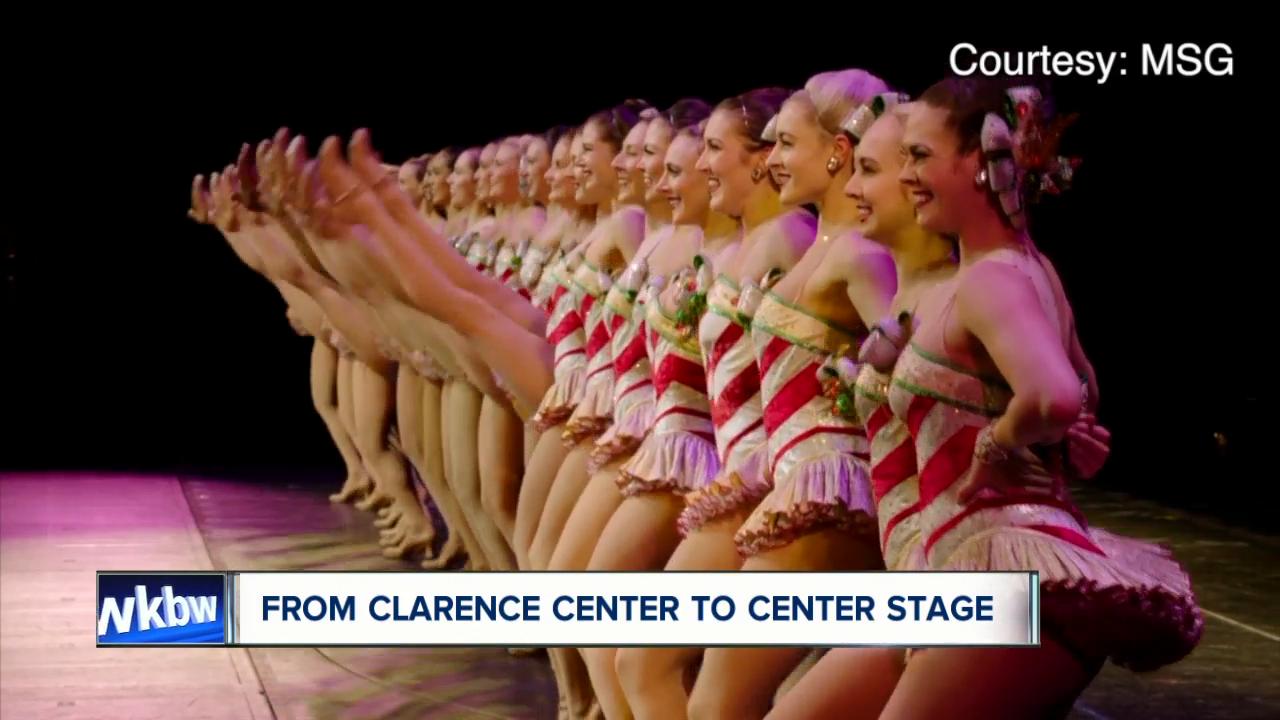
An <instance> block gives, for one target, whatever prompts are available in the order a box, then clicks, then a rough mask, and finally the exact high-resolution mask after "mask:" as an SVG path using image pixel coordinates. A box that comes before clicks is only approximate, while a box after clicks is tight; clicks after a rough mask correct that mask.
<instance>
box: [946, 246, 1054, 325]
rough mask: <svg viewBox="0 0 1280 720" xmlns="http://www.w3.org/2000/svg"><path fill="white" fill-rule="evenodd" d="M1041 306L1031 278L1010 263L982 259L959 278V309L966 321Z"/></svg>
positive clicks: (957, 297) (957, 287)
mask: <svg viewBox="0 0 1280 720" xmlns="http://www.w3.org/2000/svg"><path fill="white" fill-rule="evenodd" d="M1039 304H1040V300H1039V296H1038V295H1037V294H1036V289H1035V285H1034V284H1032V282H1031V278H1029V277H1027V274H1026V273H1025V272H1023V271H1022V270H1019V269H1018V268H1017V267H1015V266H1013V265H1010V264H1008V263H1003V262H992V261H987V260H980V261H978V262H976V263H974V264H973V265H971V266H969V267H967V268H965V269H964V270H963V271H962V272H961V273H960V276H959V277H958V278H957V282H956V307H957V309H958V310H959V311H960V312H961V314H962V315H963V316H965V317H966V319H981V318H984V317H992V316H995V315H1000V314H1003V313H1005V312H1007V311H1008V310H1009V309H1010V308H1016V307H1022V306H1024V305H1035V306H1036V307H1039Z"/></svg>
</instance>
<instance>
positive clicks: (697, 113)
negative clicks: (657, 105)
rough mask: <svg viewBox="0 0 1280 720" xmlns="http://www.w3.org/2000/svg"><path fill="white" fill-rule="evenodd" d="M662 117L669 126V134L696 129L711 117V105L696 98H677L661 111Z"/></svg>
mask: <svg viewBox="0 0 1280 720" xmlns="http://www.w3.org/2000/svg"><path fill="white" fill-rule="evenodd" d="M662 117H663V119H665V120H666V121H667V124H668V125H670V126H671V134H672V135H673V136H674V135H679V134H680V133H682V132H688V131H691V130H693V131H696V130H697V127H698V126H699V125H701V124H702V123H703V122H706V119H707V118H709V117H711V106H710V105H708V104H707V103H706V102H704V101H702V100H699V99H698V98H684V99H683V100H677V101H675V103H674V104H672V106H671V107H669V108H667V111H666V112H664V113H662Z"/></svg>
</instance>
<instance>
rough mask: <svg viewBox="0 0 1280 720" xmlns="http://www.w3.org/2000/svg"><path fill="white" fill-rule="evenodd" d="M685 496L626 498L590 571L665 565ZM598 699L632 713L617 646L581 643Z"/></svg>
mask: <svg viewBox="0 0 1280 720" xmlns="http://www.w3.org/2000/svg"><path fill="white" fill-rule="evenodd" d="M683 509H684V499H683V498H681V497H680V496H679V495H676V494H675V493H669V492H653V493H644V494H641V495H633V496H632V497H629V498H626V499H625V500H623V501H622V504H621V505H619V506H618V509H617V510H616V511H615V512H614V513H613V517H611V518H609V524H608V526H606V527H605V530H604V533H603V534H602V535H601V536H600V540H599V542H597V543H596V549H595V551H594V552H593V553H592V554H591V562H590V563H589V564H588V565H587V569H588V570H604V571H618V570H659V569H661V568H662V567H663V566H664V565H666V564H667V561H668V560H669V559H670V558H671V553H673V552H675V549H676V546H677V545H678V544H679V543H680V532H679V531H678V530H677V529H676V519H677V518H679V517H680V511H681V510H683ZM581 651H582V657H583V659H584V660H586V663H587V671H588V673H590V675H591V686H592V687H593V688H595V692H596V699H597V700H599V701H600V707H601V708H602V709H603V710H604V714H605V716H606V717H609V718H629V717H631V708H630V707H628V705H627V699H626V696H625V695H624V694H623V692H622V686H621V684H619V682H618V673H617V671H616V670H615V669H614V664H615V659H616V656H617V652H618V649H617V648H597V647H590V648H581Z"/></svg>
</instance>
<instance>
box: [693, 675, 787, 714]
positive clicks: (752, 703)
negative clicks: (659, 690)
mask: <svg viewBox="0 0 1280 720" xmlns="http://www.w3.org/2000/svg"><path fill="white" fill-rule="evenodd" d="M702 680H703V678H699V682H698V683H696V684H695V685H694V688H693V693H692V694H691V695H690V696H689V706H688V710H689V720H720V719H721V718H762V717H764V716H765V714H766V713H768V712H769V703H770V700H771V698H772V696H773V691H774V688H768V692H767V693H761V692H759V688H744V687H735V686H734V685H733V683H729V682H702Z"/></svg>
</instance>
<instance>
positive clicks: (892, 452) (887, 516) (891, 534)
mask: <svg viewBox="0 0 1280 720" xmlns="http://www.w3.org/2000/svg"><path fill="white" fill-rule="evenodd" d="M867 342H881V343H886V344H888V345H892V343H889V342H888V341H887V340H885V339H884V337H883V336H882V335H879V334H872V335H871V337H870V338H868V339H867ZM854 408H855V410H856V412H857V414H858V419H859V420H860V421H861V422H862V426H863V427H864V428H866V431H867V437H868V439H869V440H870V444H871V461H870V465H871V487H872V492H873V493H874V495H875V500H876V517H877V518H878V520H879V522H880V552H881V554H882V555H883V556H884V567H885V569H886V570H922V569H924V557H923V555H922V554H921V553H922V548H921V546H920V526H919V520H920V517H919V513H920V478H919V477H918V476H917V474H916V452H915V450H916V449H915V444H914V443H913V442H912V440H911V433H909V432H907V426H906V423H904V422H902V421H901V420H899V419H898V418H897V417H896V416H895V415H894V414H893V411H892V410H891V409H890V408H889V374H887V373H882V372H879V371H877V370H876V369H875V368H874V367H872V366H871V364H870V363H864V364H863V365H862V366H861V367H860V368H859V369H858V381H857V383H856V384H855V385H854Z"/></svg>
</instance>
